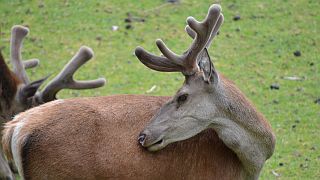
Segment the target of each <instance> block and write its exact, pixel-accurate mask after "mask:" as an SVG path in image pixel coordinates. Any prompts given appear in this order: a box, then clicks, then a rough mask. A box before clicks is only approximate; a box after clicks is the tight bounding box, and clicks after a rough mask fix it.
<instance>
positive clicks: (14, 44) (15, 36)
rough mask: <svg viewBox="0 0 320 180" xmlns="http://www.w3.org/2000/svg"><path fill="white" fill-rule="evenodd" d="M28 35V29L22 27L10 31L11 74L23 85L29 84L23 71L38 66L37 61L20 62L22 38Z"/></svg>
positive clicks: (15, 27) (17, 26) (16, 26)
mask: <svg viewBox="0 0 320 180" xmlns="http://www.w3.org/2000/svg"><path fill="white" fill-rule="evenodd" d="M28 33H29V29H28V28H26V27H23V26H19V25H15V26H13V27H12V30H11V41H10V43H11V45H10V47H11V49H10V53H11V63H12V65H13V72H14V73H15V74H16V75H17V77H18V78H19V80H20V81H21V82H22V83H24V84H29V83H30V81H29V78H28V76H27V73H26V71H25V69H28V68H33V67H36V66H37V65H38V64H39V60H38V59H31V60H27V61H22V58H21V47H22V42H23V39H24V37H26V36H27V35H28Z"/></svg>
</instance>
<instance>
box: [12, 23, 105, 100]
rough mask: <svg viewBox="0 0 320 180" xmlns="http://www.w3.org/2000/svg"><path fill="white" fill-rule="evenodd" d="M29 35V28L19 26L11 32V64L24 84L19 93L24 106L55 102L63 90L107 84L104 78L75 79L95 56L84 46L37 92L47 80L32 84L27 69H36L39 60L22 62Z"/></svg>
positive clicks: (14, 27) (90, 87)
mask: <svg viewBox="0 0 320 180" xmlns="http://www.w3.org/2000/svg"><path fill="white" fill-rule="evenodd" d="M28 33H29V29H28V28H26V27H23V26H19V25H16V26H13V27H12V31H11V63H12V65H13V72H14V73H15V74H16V76H17V77H18V79H19V81H21V83H22V84H24V86H23V87H22V88H21V90H20V92H19V99H20V101H21V102H22V103H23V104H28V103H30V102H33V106H34V105H38V104H42V103H46V102H49V101H52V100H55V99H56V94H57V93H58V92H59V91H60V90H62V89H92V88H98V87H102V86H103V85H104V84H105V82H106V80H105V79H104V78H99V79H97V80H91V81H75V80H74V79H73V75H74V73H75V72H76V71H77V70H78V69H79V68H80V67H81V66H82V65H83V64H85V63H86V62H88V61H89V60H90V59H91V58H92V56H93V51H92V50H91V49H90V48H89V47H86V46H83V47H81V48H80V50H79V52H78V53H77V54H76V55H75V56H74V57H73V58H72V59H71V60H70V61H69V63H68V64H67V65H66V66H65V67H64V68H63V70H62V71H61V72H60V73H59V75H57V76H56V77H55V78H54V79H53V80H52V81H51V82H50V83H48V85H47V86H46V87H45V88H44V90H43V91H42V92H37V90H38V88H39V87H40V85H41V84H42V83H43V81H44V80H46V79H47V78H43V79H40V80H37V81H34V82H31V83H30V80H29V78H28V76H27V73H26V71H25V69H28V68H33V67H36V66H37V65H38V64H39V60H38V59H31V60H26V61H22V58H21V48H22V42H23V39H24V38H25V37H26V36H27V35H28ZM36 92H37V93H36ZM35 93H36V94H35ZM30 98H32V101H30V100H31V99H30Z"/></svg>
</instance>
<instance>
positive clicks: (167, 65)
mask: <svg viewBox="0 0 320 180" xmlns="http://www.w3.org/2000/svg"><path fill="white" fill-rule="evenodd" d="M135 55H136V56H137V57H138V59H139V60H140V61H141V62H142V63H143V64H144V65H146V66H147V67H149V68H151V69H154V70H157V71H162V72H177V71H181V70H182V67H181V66H180V65H177V64H175V63H174V62H173V61H170V60H169V59H168V58H166V57H160V56H156V55H153V54H151V53H149V52H148V51H146V50H144V49H143V48H142V47H140V46H138V47H137V48H136V50H135Z"/></svg>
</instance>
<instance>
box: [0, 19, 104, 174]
mask: <svg viewBox="0 0 320 180" xmlns="http://www.w3.org/2000/svg"><path fill="white" fill-rule="evenodd" d="M28 33H29V29H28V28H27V27H24V26H20V25H15V26H13V27H12V29H11V41H10V52H11V58H10V59H11V64H12V66H13V71H11V70H10V69H9V67H8V65H7V64H6V62H5V60H4V57H3V56H2V54H1V52H0V123H1V127H2V126H3V124H4V123H6V122H8V121H10V120H11V119H13V117H14V116H15V115H17V114H18V113H20V112H23V111H25V110H27V109H30V108H32V107H35V106H39V105H41V104H44V103H47V102H50V101H53V100H55V99H56V95H57V93H58V92H59V91H61V90H62V89H78V90H79V89H92V88H98V87H102V86H104V84H105V82H106V80H105V79H104V78H99V79H96V80H91V81H76V80H74V78H73V75H74V73H75V72H76V71H77V69H79V68H80V67H81V66H82V65H83V64H85V63H86V62H88V60H90V59H91V58H92V57H93V51H92V49H91V48H89V47H87V46H82V47H81V48H80V50H79V51H78V52H77V54H76V55H75V56H74V57H73V58H72V59H71V60H70V62H69V63H68V64H67V65H66V66H65V67H64V68H63V69H62V71H61V72H60V73H59V74H58V75H57V76H56V77H55V78H53V80H51V81H50V82H49V83H48V84H47V85H46V86H45V87H44V89H43V90H42V91H40V90H39V87H40V86H41V85H42V84H43V82H44V81H45V80H46V79H47V78H48V76H47V77H45V78H41V79H39V80H36V81H33V82H30V79H29V77H28V76H27V73H26V69H30V68H34V67H36V66H38V65H39V63H40V61H39V60H38V59H30V60H25V61H23V60H22V57H21V49H22V42H23V39H24V38H25V37H26V36H27V35H28ZM0 154H1V155H0V177H1V178H0V179H2V178H3V179H5V178H6V179H14V175H13V174H12V172H11V171H10V168H9V166H8V164H7V163H6V161H5V160H4V158H3V155H2V152H1V151H0Z"/></svg>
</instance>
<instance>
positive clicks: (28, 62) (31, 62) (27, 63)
mask: <svg viewBox="0 0 320 180" xmlns="http://www.w3.org/2000/svg"><path fill="white" fill-rule="evenodd" d="M39 64H40V61H39V59H29V60H26V61H23V66H24V69H30V68H34V67H36V66H38V65H39Z"/></svg>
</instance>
